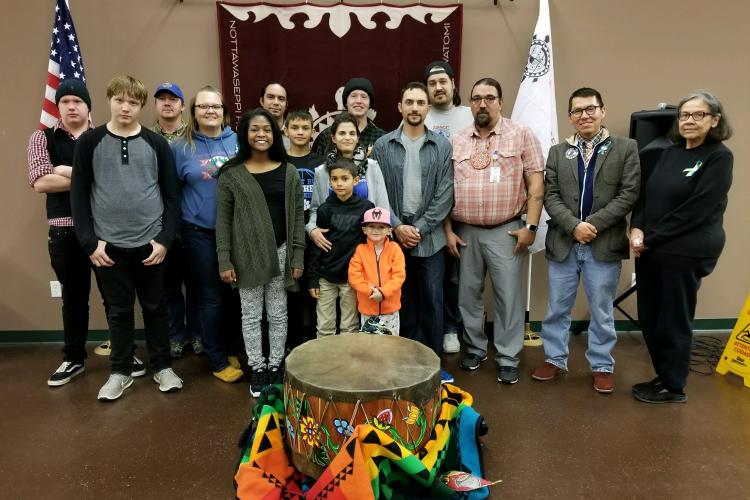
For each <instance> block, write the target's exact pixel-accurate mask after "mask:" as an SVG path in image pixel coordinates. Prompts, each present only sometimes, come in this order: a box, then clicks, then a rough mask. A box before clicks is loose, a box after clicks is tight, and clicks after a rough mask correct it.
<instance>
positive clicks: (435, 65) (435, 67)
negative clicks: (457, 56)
mask: <svg viewBox="0 0 750 500" xmlns="http://www.w3.org/2000/svg"><path fill="white" fill-rule="evenodd" d="M440 73H445V74H446V75H448V78H454V76H453V68H451V65H450V64H448V63H447V62H445V61H435V62H431V63H430V64H428V65H427V67H425V69H424V76H423V78H422V81H423V82H424V83H425V85H426V84H427V79H428V78H429V77H430V76H432V75H436V74H440Z"/></svg>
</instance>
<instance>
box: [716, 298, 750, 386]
mask: <svg viewBox="0 0 750 500" xmlns="http://www.w3.org/2000/svg"><path fill="white" fill-rule="evenodd" d="M727 372H732V373H734V374H735V375H739V376H740V377H742V378H743V379H744V381H745V387H750V295H748V296H747V300H745V306H744V307H743V308H742V311H740V315H739V317H738V318H737V323H735V324H734V330H732V335H731V336H730V337H729V341H728V342H727V346H726V347H725V348H724V353H723V354H722V355H721V359H720V360H719V364H718V365H716V373H718V374H720V375H726V374H727Z"/></svg>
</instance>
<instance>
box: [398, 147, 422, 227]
mask: <svg viewBox="0 0 750 500" xmlns="http://www.w3.org/2000/svg"><path fill="white" fill-rule="evenodd" d="M424 139H425V135H424V134H422V136H421V137H418V138H417V139H410V138H409V137H408V136H407V135H406V134H404V133H403V132H402V133H401V142H402V143H403V145H404V149H406V156H405V157H404V203H403V206H402V209H401V213H402V214H403V215H414V214H416V213H417V212H418V210H419V208H420V206H421V205H422V166H421V165H420V163H419V150H420V149H422V145H423V144H424Z"/></svg>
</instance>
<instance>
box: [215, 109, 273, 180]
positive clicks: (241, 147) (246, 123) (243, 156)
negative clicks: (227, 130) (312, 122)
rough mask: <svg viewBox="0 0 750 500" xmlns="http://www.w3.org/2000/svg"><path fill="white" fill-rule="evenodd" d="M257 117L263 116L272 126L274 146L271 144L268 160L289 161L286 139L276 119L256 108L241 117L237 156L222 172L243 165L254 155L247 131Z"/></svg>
mask: <svg viewBox="0 0 750 500" xmlns="http://www.w3.org/2000/svg"><path fill="white" fill-rule="evenodd" d="M256 116H262V117H263V118H265V119H266V120H268V123H270V124H271V130H272V132H273V144H271V149H269V150H268V158H270V159H271V160H273V161H279V162H285V161H287V155H286V149H284V138H283V136H282V135H281V129H280V128H279V126H278V125H277V124H276V119H275V118H274V117H273V116H272V115H271V113H269V112H268V111H266V110H265V109H263V108H255V109H252V110H250V111H246V112H245V114H243V115H242V117H240V121H239V123H238V124H237V156H235V157H234V158H232V159H231V160H229V161H228V162H226V163H225V164H224V168H222V170H225V169H226V167H232V166H234V165H241V164H243V163H245V162H246V161H247V160H249V159H250V157H251V156H252V155H253V151H252V148H251V147H250V143H249V142H247V131H248V130H249V129H250V121H252V119H253V118H255V117H256Z"/></svg>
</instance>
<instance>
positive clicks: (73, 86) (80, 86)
mask: <svg viewBox="0 0 750 500" xmlns="http://www.w3.org/2000/svg"><path fill="white" fill-rule="evenodd" d="M66 95H74V96H76V97H80V98H81V100H82V101H83V102H85V103H86V106H88V107H89V111H91V96H90V95H89V91H88V90H87V89H86V85H85V84H84V83H83V82H82V81H81V80H78V79H76V78H66V79H65V80H62V81H60V85H59V86H58V87H57V92H55V106H57V105H58V104H60V99H62V98H63V97H64V96H66Z"/></svg>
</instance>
